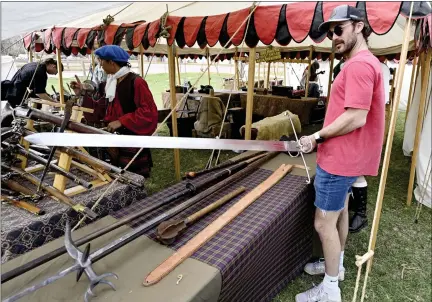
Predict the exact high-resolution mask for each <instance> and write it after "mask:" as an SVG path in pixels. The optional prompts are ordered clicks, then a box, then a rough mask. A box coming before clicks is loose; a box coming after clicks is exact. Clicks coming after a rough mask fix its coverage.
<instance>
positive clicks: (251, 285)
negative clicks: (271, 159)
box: [113, 169, 314, 302]
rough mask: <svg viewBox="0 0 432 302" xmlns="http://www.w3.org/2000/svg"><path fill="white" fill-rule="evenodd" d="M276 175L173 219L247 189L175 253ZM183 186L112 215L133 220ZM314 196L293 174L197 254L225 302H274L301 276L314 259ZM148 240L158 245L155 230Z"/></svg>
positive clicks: (250, 181)
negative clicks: (217, 276) (216, 277)
mask: <svg viewBox="0 0 432 302" xmlns="http://www.w3.org/2000/svg"><path fill="white" fill-rule="evenodd" d="M271 174H272V172H271V171H269V170H264V169H258V170H257V171H256V172H254V173H252V174H250V175H249V176H248V177H246V178H244V179H242V180H239V181H237V182H235V183H233V184H231V185H230V186H229V187H228V188H226V189H223V190H221V191H219V192H217V193H216V194H214V195H212V196H209V197H207V198H206V199H204V200H202V201H201V202H200V203H198V204H196V205H194V206H192V207H191V208H189V209H187V210H186V211H184V212H182V213H180V214H179V215H177V216H176V217H174V219H175V218H186V217H187V216H189V215H191V214H192V213H194V212H196V211H198V210H200V209H201V208H203V207H205V206H206V205H208V204H210V203H212V202H214V201H216V200H217V199H219V198H221V197H222V196H224V195H226V194H228V193H229V192H231V191H233V190H235V189H236V188H238V187H239V186H245V187H246V188H247V190H246V192H245V193H243V194H242V195H240V196H238V197H237V198H235V199H233V200H232V201H230V202H228V203H226V204H225V205H224V206H222V207H221V208H219V209H218V210H216V211H214V212H212V213H210V214H208V215H207V216H205V217H204V218H202V219H200V220H199V221H197V222H196V223H195V224H193V225H192V226H190V227H189V228H188V229H187V231H186V232H185V233H184V234H182V235H181V236H180V237H178V240H177V241H176V242H175V244H174V245H172V248H173V249H175V250H177V249H179V248H180V247H181V246H183V245H184V244H185V243H187V242H188V241H189V240H190V239H191V238H193V237H194V236H195V235H196V234H197V233H199V232H200V231H201V230H203V229H204V228H205V227H206V226H207V225H208V224H209V223H211V222H212V221H214V220H215V219H216V218H217V217H219V216H220V215H221V214H222V213H223V212H225V211H226V210H227V209H228V208H229V207H230V206H232V205H233V204H234V203H235V202H236V201H238V200H239V199H240V198H241V197H242V196H244V195H245V194H247V192H250V191H251V190H252V189H253V188H254V187H256V186H257V185H258V184H260V183H261V182H262V181H264V180H265V179H266V178H267V177H269V176H270V175H271ZM196 181H198V180H194V181H193V182H196ZM184 185H185V182H180V183H178V184H176V185H174V186H172V187H169V188H167V189H165V190H163V191H161V192H158V193H156V194H155V195H152V196H150V197H148V198H146V199H144V200H143V201H142V202H138V203H134V204H132V205H131V206H129V207H126V208H123V209H121V210H120V211H118V212H116V213H114V214H113V216H114V217H116V218H122V217H124V216H127V215H130V214H132V213H134V212H136V211H138V210H140V209H142V208H144V207H146V206H147V205H148V204H149V203H154V202H158V201H160V200H162V199H164V198H167V197H168V196H170V195H171V194H172V193H173V192H176V191H177V190H179V189H180V188H183V187H184ZM313 194H314V193H313V187H312V186H310V185H307V184H306V178H305V177H301V176H296V175H290V174H288V175H287V176H286V177H284V179H283V180H281V181H280V182H279V183H278V184H276V185H275V186H274V187H272V188H271V189H270V190H269V191H267V192H266V193H265V194H263V195H262V196H261V197H260V198H259V199H258V200H256V201H255V202H254V203H252V204H251V205H250V206H249V207H248V208H246V209H245V210H244V211H243V212H242V213H241V214H240V215H239V216H237V217H236V218H235V219H234V220H233V221H231V223H229V224H228V225H227V226H225V227H224V228H223V229H222V230H221V231H220V232H218V233H217V234H216V235H215V236H214V237H213V238H212V239H211V240H210V241H209V242H207V243H206V244H205V245H204V246H202V247H201V248H200V249H199V250H198V251H197V252H196V253H194V254H193V255H192V257H193V258H195V259H197V260H199V261H202V262H204V263H207V264H208V265H211V266H213V267H216V268H217V269H218V270H219V271H220V272H221V275H222V288H221V293H220V297H219V300H220V301H229V302H231V301H269V300H271V299H272V298H273V297H274V296H275V295H276V294H277V293H278V292H279V291H280V290H281V289H282V288H284V287H285V286H286V285H287V284H288V282H290V281H291V280H293V279H294V278H295V277H296V276H297V275H299V274H300V273H301V271H302V269H303V265H304V264H305V263H306V262H307V261H308V260H309V259H310V258H311V256H312V235H313ZM178 203H179V202H176V203H175V204H178ZM173 206H174V204H171V205H167V206H164V207H162V208H161V209H159V210H158V211H156V212H154V213H152V214H150V215H146V216H144V217H141V218H140V219H137V220H136V221H134V223H133V224H132V225H131V226H132V227H136V226H138V225H140V224H141V223H143V222H144V221H147V220H148V219H150V218H151V217H155V216H157V215H159V214H161V213H162V212H164V211H165V210H167V209H168V208H171V207H173ZM146 235H147V236H149V237H150V238H152V239H153V240H156V239H155V238H156V237H155V230H152V231H149V232H148V233H147V234H146Z"/></svg>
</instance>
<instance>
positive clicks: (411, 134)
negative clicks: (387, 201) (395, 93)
mask: <svg viewBox="0 0 432 302" xmlns="http://www.w3.org/2000/svg"><path fill="white" fill-rule="evenodd" d="M419 73H420V74H421V69H420V70H419ZM430 79H432V72H431V74H430ZM429 83H430V82H429ZM420 87H421V77H420V76H419V77H418V79H417V83H416V89H415V92H414V97H413V100H412V104H411V106H410V110H409V113H408V117H407V121H406V125H405V133H404V141H403V153H404V155H405V156H411V155H412V152H413V150H414V139H415V132H416V125H417V118H418V111H419V106H420V91H421V89H420ZM431 90H432V85H429V87H428V91H427V94H426V95H427V98H428V99H426V105H425V110H427V111H426V115H425V118H424V121H423V127H422V131H421V135H420V146H419V154H418V155H419V156H418V160H417V167H416V180H417V187H416V188H415V190H414V195H415V198H416V199H417V201H418V200H419V199H420V198H421V195H422V193H423V191H424V190H426V192H425V195H424V201H423V203H424V204H425V205H428V206H429V207H431V199H432V189H431V182H430V179H429V180H428V176H429V175H428V174H429V173H430V165H429V169H428V171H426V169H427V166H428V163H429V158H430V156H431V127H432V125H431V102H432V100H431ZM431 165H432V164H431ZM423 184H424V186H423Z"/></svg>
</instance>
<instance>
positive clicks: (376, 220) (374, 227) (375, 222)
mask: <svg viewBox="0 0 432 302" xmlns="http://www.w3.org/2000/svg"><path fill="white" fill-rule="evenodd" d="M411 10H412V5H411ZM410 28H411V14H410V18H409V19H408V20H407V22H406V25H405V31H404V40H403V44H402V51H401V56H400V58H401V59H400V61H399V63H400V72H399V74H398V78H397V85H396V97H395V101H394V102H393V111H392V114H391V119H390V129H389V132H388V136H387V144H386V149H385V153H384V160H383V167H382V171H381V179H380V185H379V189H378V196H377V202H376V206H375V214H374V219H373V222H372V229H371V236H370V240H369V251H371V250H372V251H374V250H375V244H376V238H377V234H378V228H379V221H380V218H381V210H382V205H383V200H384V191H385V186H386V182H387V174H388V168H389V165H390V156H391V149H392V144H393V137H394V132H395V127H396V120H397V114H398V110H397V108H398V106H399V101H400V95H401V90H402V80H403V71H404V69H405V64H406V57H407V52H408V43H409V33H410ZM372 260H373V258H371V259H369V262H372ZM371 267H372V264H369V263H368V269H367V272H366V274H368V273H369V271H370V268H371Z"/></svg>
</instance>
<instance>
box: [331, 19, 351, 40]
mask: <svg viewBox="0 0 432 302" xmlns="http://www.w3.org/2000/svg"><path fill="white" fill-rule="evenodd" d="M350 24H352V22H350V23H347V24H344V25H336V26H335V28H334V30H333V31H331V30H329V31H328V32H327V37H328V38H329V39H333V35H336V36H339V37H340V36H342V34H343V31H344V30H343V29H344V27H347V26H348V25H350Z"/></svg>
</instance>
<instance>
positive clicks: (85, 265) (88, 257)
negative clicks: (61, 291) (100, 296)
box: [3, 222, 118, 302]
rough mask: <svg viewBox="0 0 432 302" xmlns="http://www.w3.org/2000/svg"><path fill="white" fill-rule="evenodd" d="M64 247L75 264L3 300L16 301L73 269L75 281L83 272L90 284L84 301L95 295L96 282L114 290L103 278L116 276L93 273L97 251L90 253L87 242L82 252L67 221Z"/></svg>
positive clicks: (86, 301)
mask: <svg viewBox="0 0 432 302" xmlns="http://www.w3.org/2000/svg"><path fill="white" fill-rule="evenodd" d="M65 247H66V250H67V252H68V254H69V255H70V256H71V257H72V258H73V259H75V264H73V265H72V266H70V267H68V268H66V269H64V270H62V271H60V272H59V273H58V274H56V275H54V276H52V277H49V278H48V279H46V280H44V281H42V282H40V283H39V284H36V285H34V286H31V287H28V288H26V289H24V290H22V291H21V292H19V293H17V294H15V295H13V296H11V297H8V298H6V299H5V300H3V302H12V301H17V300H19V299H20V298H22V297H24V296H26V295H28V294H30V293H32V292H34V291H36V290H38V289H39V288H42V287H45V286H46V285H48V284H51V283H53V282H55V281H57V280H58V279H61V278H63V277H64V276H66V275H68V274H69V273H72V272H74V271H77V278H76V280H77V282H78V281H79V279H80V278H81V276H82V274H83V273H85V274H86V275H87V277H88V279H89V281H90V284H89V286H88V288H87V291H86V293H85V295H84V301H85V302H88V301H89V298H90V296H96V294H95V293H93V289H94V288H95V287H96V286H97V285H98V284H107V285H109V286H110V287H111V288H112V289H113V290H116V289H115V287H114V284H112V283H111V282H110V281H107V280H106V279H105V278H107V277H111V276H112V277H114V278H116V279H118V276H117V275H116V274H114V273H105V274H102V275H97V274H96V273H95V271H94V270H93V268H92V266H91V265H92V258H93V257H92V256H93V255H97V254H98V252H99V251H101V250H98V251H96V252H95V253H93V254H90V244H88V245H87V246H86V248H85V250H84V252H82V251H81V250H80V249H79V248H78V247H77V246H76V245H75V243H74V242H73V240H72V235H71V227H70V224H69V222H66V230H65Z"/></svg>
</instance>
